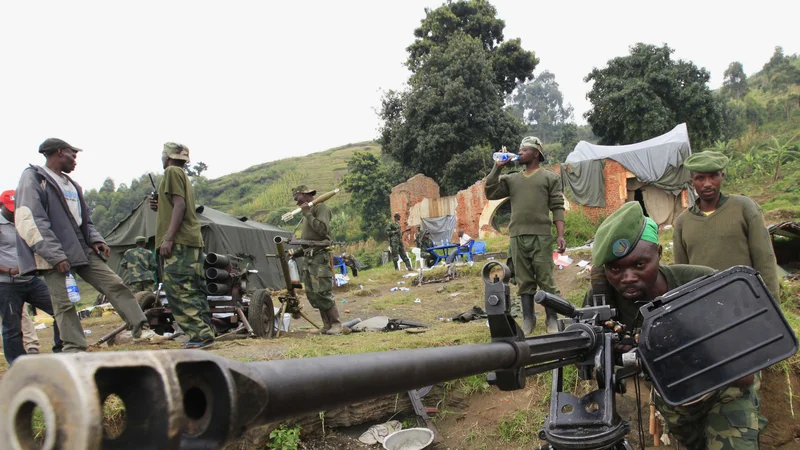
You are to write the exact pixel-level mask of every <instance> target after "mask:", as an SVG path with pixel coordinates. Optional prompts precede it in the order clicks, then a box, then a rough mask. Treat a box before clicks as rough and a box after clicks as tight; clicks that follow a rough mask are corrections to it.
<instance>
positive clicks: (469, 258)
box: [456, 239, 486, 261]
mask: <svg viewBox="0 0 800 450" xmlns="http://www.w3.org/2000/svg"><path fill="white" fill-rule="evenodd" d="M474 246H475V240H474V239H470V241H469V243H468V244H467V249H466V250H461V246H458V248H457V249H456V251H457V252H458V255H456V259H460V258H461V257H462V256H466V257H467V261H472V248H473V247H474ZM485 247H486V245H485V244H484V251H485V250H486V248H485Z"/></svg>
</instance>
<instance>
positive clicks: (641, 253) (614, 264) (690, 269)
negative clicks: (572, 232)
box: [584, 202, 766, 450]
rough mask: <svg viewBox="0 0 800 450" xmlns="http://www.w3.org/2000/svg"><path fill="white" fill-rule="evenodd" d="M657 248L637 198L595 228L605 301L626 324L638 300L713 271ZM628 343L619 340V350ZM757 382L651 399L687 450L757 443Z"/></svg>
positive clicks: (755, 378) (760, 423)
mask: <svg viewBox="0 0 800 450" xmlns="http://www.w3.org/2000/svg"><path fill="white" fill-rule="evenodd" d="M661 252H662V249H661V246H660V245H659V244H658V225H656V223H655V222H654V221H653V220H652V219H650V218H649V217H645V216H644V212H643V211H642V207H641V206H640V205H639V203H638V202H628V203H626V204H625V205H623V206H622V208H620V209H618V210H617V211H616V212H614V213H613V214H611V215H610V216H609V217H608V219H606V220H605V221H604V222H603V224H602V225H600V227H599V228H598V229H597V234H596V235H595V239H594V247H593V249H592V264H593V266H594V267H596V268H600V267H602V268H604V269H605V280H604V281H607V283H608V284H607V285H606V286H604V290H605V291H606V292H608V294H607V295H606V303H607V304H608V305H609V306H611V307H612V308H616V309H617V314H618V315H617V320H619V321H620V322H622V323H623V324H624V325H625V327H626V330H634V329H635V328H638V327H640V326H641V315H639V314H638V312H639V307H641V306H642V305H644V304H646V303H648V302H650V301H652V300H654V299H655V298H656V297H658V296H660V295H663V294H665V293H667V292H668V291H670V290H672V289H675V288H677V287H680V286H681V285H684V284H686V283H689V282H691V281H692V280H695V279H697V278H700V277H703V276H705V275H709V274H711V273H713V269H711V268H709V267H704V266H692V265H682V264H677V265H673V266H660V265H659V261H660V260H661ZM596 282H597V281H596V280H593V281H592V283H593V286H595V283H596ZM598 287H599V286H598ZM593 292H594V289H593V288H592V289H590V290H589V291H588V292H587V293H586V297H585V298H584V306H588V305H590V304H591V300H592V294H593ZM630 348H631V347H630V346H629V345H619V346H618V350H621V351H628V350H630ZM760 382H761V381H760V376H759V375H749V376H747V377H745V378H742V379H740V380H738V381H736V382H735V383H733V384H732V385H731V386H728V387H723V388H721V389H718V390H716V391H714V392H712V393H710V394H708V395H707V396H705V397H704V398H702V399H701V400H698V401H695V402H692V403H690V404H687V405H681V406H678V407H673V406H669V405H667V404H666V403H665V402H664V401H663V399H662V398H661V397H660V396H658V395H656V396H655V404H656V408H657V409H658V410H659V411H660V412H661V414H662V416H663V417H664V419H665V421H666V423H667V426H668V428H669V432H670V433H672V435H673V437H675V438H676V439H677V440H678V441H680V443H681V444H683V445H684V446H685V447H686V448H687V449H688V450H700V449H703V450H705V449H719V450H722V449H729V450H737V449H757V448H758V435H759V433H760V431H761V430H763V429H764V426H766V419H765V418H764V417H762V416H761V413H760V406H759V404H760V401H759V398H758V388H759V385H760Z"/></svg>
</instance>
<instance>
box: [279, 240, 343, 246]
mask: <svg viewBox="0 0 800 450" xmlns="http://www.w3.org/2000/svg"><path fill="white" fill-rule="evenodd" d="M286 244H287V245H301V246H303V247H314V248H325V247H332V246H334V245H344V242H337V241H329V240H324V241H312V240H309V239H295V238H292V239H289V240H288V241H286Z"/></svg>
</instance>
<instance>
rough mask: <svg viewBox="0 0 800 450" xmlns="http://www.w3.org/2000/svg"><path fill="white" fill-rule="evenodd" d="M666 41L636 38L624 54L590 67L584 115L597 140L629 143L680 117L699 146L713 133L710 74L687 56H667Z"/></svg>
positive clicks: (715, 119)
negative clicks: (588, 105)
mask: <svg viewBox="0 0 800 450" xmlns="http://www.w3.org/2000/svg"><path fill="white" fill-rule="evenodd" d="M672 52H673V50H672V49H671V48H669V47H668V46H667V45H664V46H662V47H657V46H654V45H646V44H642V43H639V44H636V45H634V46H632V47H631V48H630V54H629V55H627V56H621V57H617V58H614V59H612V60H610V61H608V66H607V67H605V68H603V69H597V68H595V69H594V70H592V71H591V72H590V73H589V75H587V76H586V78H585V81H587V82H593V83H594V84H593V85H592V90H591V91H590V92H589V94H587V97H588V98H589V100H590V101H591V103H592V108H591V109H590V110H589V111H587V112H586V113H585V114H584V117H585V118H586V120H587V121H588V122H589V124H590V125H591V126H592V131H593V132H594V133H595V134H596V135H598V136H600V144H605V145H615V144H630V143H634V142H639V141H643V140H646V139H650V138H652V137H654V136H658V135H660V134H663V133H665V132H667V131H669V130H670V129H672V128H674V127H675V125H677V124H679V123H682V122H686V123H687V125H688V127H689V134H690V137H691V138H692V141H693V142H695V143H697V145H698V146H699V147H700V148H702V147H704V146H706V145H708V144H710V143H711V142H713V141H714V140H716V139H717V138H718V137H719V134H720V122H721V115H720V110H719V105H718V103H717V101H716V99H715V97H714V95H713V94H712V92H711V90H710V89H709V87H708V80H709V78H710V75H709V73H708V71H707V70H706V69H704V68H698V67H697V66H695V65H694V64H693V63H692V62H690V61H684V60H677V61H675V60H673V59H672V58H671V54H672Z"/></svg>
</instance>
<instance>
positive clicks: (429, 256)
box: [417, 230, 436, 267]
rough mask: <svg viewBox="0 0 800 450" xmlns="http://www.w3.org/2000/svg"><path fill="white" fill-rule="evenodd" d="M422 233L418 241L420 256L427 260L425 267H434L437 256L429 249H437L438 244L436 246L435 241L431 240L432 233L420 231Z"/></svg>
mask: <svg viewBox="0 0 800 450" xmlns="http://www.w3.org/2000/svg"><path fill="white" fill-rule="evenodd" d="M420 233H421V234H420V236H419V239H417V247H419V249H420V256H421V257H422V259H424V260H425V265H426V266H427V267H433V263H434V262H435V261H436V255H434V254H433V252H431V251H429V250H428V249H429V248H433V247H435V246H436V244H434V243H433V239H431V232H430V231H428V230H425V231H420Z"/></svg>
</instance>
